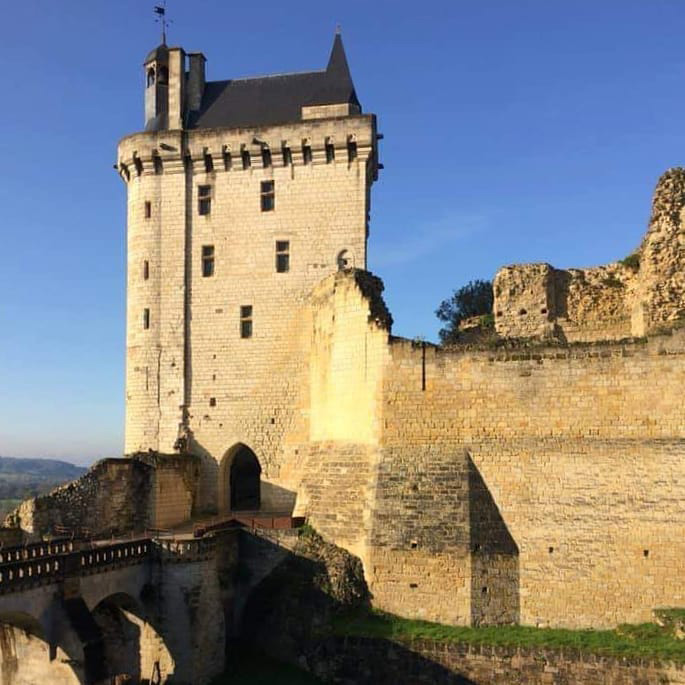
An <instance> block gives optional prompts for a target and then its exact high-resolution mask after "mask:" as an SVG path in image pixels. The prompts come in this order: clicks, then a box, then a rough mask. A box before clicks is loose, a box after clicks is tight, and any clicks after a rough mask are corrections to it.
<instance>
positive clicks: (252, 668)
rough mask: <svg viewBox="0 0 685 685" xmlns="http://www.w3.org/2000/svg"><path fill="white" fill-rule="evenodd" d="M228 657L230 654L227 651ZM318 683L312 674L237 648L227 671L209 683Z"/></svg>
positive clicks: (304, 684)
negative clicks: (237, 650)
mask: <svg viewBox="0 0 685 685" xmlns="http://www.w3.org/2000/svg"><path fill="white" fill-rule="evenodd" d="M229 658H231V654H230V653H229ZM274 683H278V685H320V683H321V681H320V680H319V679H318V678H315V677H314V676H313V675H311V674H309V673H307V672H306V671H302V670H300V669H299V668H296V667H295V666H291V665H290V664H284V663H282V662H280V661H276V660H275V659H272V658H271V657H268V656H266V655H265V654H262V653H260V652H252V651H245V650H243V649H241V650H239V652H238V654H237V655H236V656H235V657H234V661H233V662H232V663H231V666H230V668H229V669H227V671H226V672H225V673H224V674H223V675H221V676H219V677H218V678H215V679H214V680H212V682H211V685H274Z"/></svg>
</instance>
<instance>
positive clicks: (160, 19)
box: [154, 0, 170, 45]
mask: <svg viewBox="0 0 685 685" xmlns="http://www.w3.org/2000/svg"><path fill="white" fill-rule="evenodd" d="M154 12H155V14H156V15H157V17H156V19H155V21H156V22H157V23H158V24H161V26H162V45H166V30H167V28H168V27H169V23H170V22H169V21H167V18H166V0H164V1H163V2H162V4H161V5H155V9H154Z"/></svg>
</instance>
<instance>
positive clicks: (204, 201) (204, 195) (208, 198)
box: [197, 186, 212, 216]
mask: <svg viewBox="0 0 685 685" xmlns="http://www.w3.org/2000/svg"><path fill="white" fill-rule="evenodd" d="M197 211H198V214H201V215H203V216H204V215H207V214H209V213H210V212H211V211H212V186H198V187H197Z"/></svg>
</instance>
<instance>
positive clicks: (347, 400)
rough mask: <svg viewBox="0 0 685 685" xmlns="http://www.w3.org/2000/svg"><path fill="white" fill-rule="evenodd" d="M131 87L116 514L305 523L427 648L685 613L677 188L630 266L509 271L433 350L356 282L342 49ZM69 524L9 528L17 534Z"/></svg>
mask: <svg viewBox="0 0 685 685" xmlns="http://www.w3.org/2000/svg"><path fill="white" fill-rule="evenodd" d="M144 80H145V130H144V131H143V132H140V133H135V134H133V135H129V136H127V137H125V138H123V139H122V140H121V142H120V143H119V147H118V152H117V164H116V167H117V170H118V172H119V174H120V175H121V178H122V179H123V181H124V182H125V184H126V188H127V191H128V277H127V293H128V306H127V364H126V448H125V451H126V453H127V454H128V455H137V457H136V458H137V459H138V458H143V457H144V455H146V454H147V455H148V458H149V459H152V460H153V461H154V466H155V473H156V475H155V479H154V483H153V485H152V486H151V487H152V490H151V494H150V499H149V502H148V504H149V506H148V505H146V506H147V507H148V508H146V509H145V513H144V514H141V513H140V511H138V513H135V516H137V517H140V516H143V517H145V516H147V517H148V520H149V521H151V522H152V523H153V524H154V525H156V526H158V527H160V528H169V527H173V526H176V525H179V524H182V523H184V522H185V521H188V520H190V519H191V518H192V517H195V518H202V517H205V516H212V515H219V516H221V515H226V514H228V513H229V512H232V511H236V510H238V511H244V510H247V511H261V512H272V513H288V514H294V515H301V516H306V517H307V518H308V520H309V521H310V523H311V524H312V525H313V526H314V527H315V528H316V529H317V530H318V531H320V532H321V534H322V535H323V536H324V537H325V538H326V539H328V540H330V541H332V542H334V543H335V544H337V545H339V546H341V547H344V548H346V549H347V550H349V551H350V552H352V553H353V554H355V555H357V556H358V557H359V558H360V559H361V560H362V562H363V566H364V573H365V577H366V580H367V582H368V584H369V587H370V589H371V592H372V593H373V597H374V604H375V605H376V606H378V607H380V608H382V609H385V610H388V611H391V612H395V613H397V614H400V615H403V616H409V617H419V618H425V619H429V620H436V621H440V622H445V623H452V624H464V625H479V624H502V623H523V624H528V625H537V626H564V627H574V628H581V627H611V626H615V625H617V624H619V623H621V622H641V621H646V620H649V619H650V618H651V614H652V611H653V609H655V608H656V607H663V606H684V605H685V591H684V590H683V588H682V584H681V582H680V577H679V576H680V571H681V570H682V568H683V563H684V561H685V541H683V538H682V534H681V533H682V530H683V526H684V525H685V491H684V490H683V486H684V484H685V460H684V459H683V457H684V456H685V404H684V403H683V401H682V388H683V387H684V385H685V330H684V329H682V328H680V322H681V321H682V319H683V316H684V315H685V271H684V265H685V231H684V229H683V211H684V208H685V171H683V170H681V169H674V170H671V171H669V172H667V173H666V174H665V175H664V177H663V178H662V179H661V181H660V182H659V185H658V186H657V191H656V194H655V201H654V208H653V214H652V218H651V221H650V225H649V230H648V232H647V235H646V237H645V239H644V241H643V243H642V245H641V246H640V248H639V250H638V251H637V252H636V253H635V255H633V256H631V257H630V258H629V259H625V260H623V261H622V262H616V263H613V264H610V265H607V266H604V267H597V268H594V269H586V270H581V269H576V270H559V269H555V268H553V267H551V266H550V265H547V264H532V265H522V266H511V267H505V268H503V269H502V270H501V271H500V272H499V273H498V274H497V277H496V279H495V282H494V289H495V306H494V315H495V316H494V319H495V332H496V336H493V339H492V340H491V341H490V342H489V343H488V344H483V345H469V344H461V345H459V344H458V345H455V346H452V347H447V348H440V347H436V346H434V345H431V344H426V343H421V342H419V343H417V342H414V341H410V340H405V339H400V338H396V337H393V336H392V334H391V325H392V317H391V315H390V313H389V311H388V310H387V308H386V306H385V304H384V302H383V299H382V296H381V293H382V290H383V285H382V282H381V281H380V279H378V278H377V277H375V276H373V275H372V274H370V273H369V272H368V271H367V270H366V267H367V263H366V261H367V260H366V244H367V238H368V234H369V230H368V223H369V212H370V195H371V185H372V183H373V182H374V180H376V178H377V175H378V170H379V168H380V165H379V161H378V140H379V138H380V135H379V134H378V133H377V129H376V119H375V116H374V115H371V114H366V113H363V111H362V108H361V105H360V102H359V100H358V98H357V95H356V93H355V89H354V84H353V81H352V78H351V75H350V70H349V68H348V63H347V59H346V56H345V52H344V49H343V44H342V40H341V37H340V36H339V35H336V37H335V40H334V44H333V49H332V52H331V55H330V59H329V61H328V64H327V67H326V68H325V69H324V70H321V71H315V72H308V73H302V74H285V75H276V76H268V77H263V78H251V79H235V80H229V81H207V80H206V78H205V58H204V56H203V55H202V54H200V53H190V54H186V53H185V52H184V50H183V49H181V48H177V47H176V48H174V47H171V48H170V47H167V46H166V45H160V46H159V47H157V48H156V49H155V50H153V51H152V52H151V53H150V54H149V55H148V56H147V58H146V60H145V63H144ZM141 455H143V456H142V457H141ZM149 455H152V456H149ZM122 468H123V467H122ZM93 487H95V486H93ZM89 492H90V491H89ZM93 492H96V494H91V495H89V497H90V498H91V499H90V500H88V501H89V502H91V504H90V505H89V506H90V507H94V508H96V509H97V511H102V512H103V517H104V518H107V517H110V520H109V523H111V522H112V521H113V520H114V519H116V521H117V526H118V527H119V528H124V527H125V521H129V522H130V521H131V520H133V518H132V517H134V513H131V510H132V508H134V507H133V503H131V502H129V503H126V502H124V503H123V504H122V505H121V506H120V507H119V508H118V509H117V510H116V511H111V510H108V509H107V506H106V502H107V497H108V492H107V488H105V487H102V488H100V490H98V489H97V488H95V490H93ZM110 494H111V493H110ZM129 496H130V497H132V495H130V492H129ZM97 498H100V499H97ZM96 500H97V502H96ZM146 501H147V500H146ZM103 502H104V503H105V504H102V503H103ZM79 506H80V507H81V508H80V509H78V507H76V508H77V509H78V511H79V513H78V515H75V514H74V513H73V512H74V510H75V509H74V507H73V502H72V501H71V500H69V499H68V498H65V496H63V495H59V496H58V495H55V496H48V497H47V498H39V499H38V501H35V500H34V501H33V502H32V503H28V504H26V505H25V506H24V505H22V508H21V509H20V510H19V513H18V515H17V517H15V520H17V521H19V522H20V523H21V525H22V526H23V527H24V528H25V529H26V530H27V532H29V533H36V532H38V531H40V530H41V529H42V528H45V527H48V526H49V523H50V522H54V521H56V520H57V519H59V520H60V522H64V521H66V520H71V519H69V517H70V516H71V517H74V516H76V518H77V519H78V518H79V517H83V516H84V515H85V511H86V509H88V507H86V506H85V505H79ZM127 507H128V508H127ZM136 520H138V519H136ZM112 525H114V524H112ZM105 527H106V526H105V525H104V523H103V529H104V528H105Z"/></svg>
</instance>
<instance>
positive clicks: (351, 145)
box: [347, 140, 357, 162]
mask: <svg viewBox="0 0 685 685" xmlns="http://www.w3.org/2000/svg"><path fill="white" fill-rule="evenodd" d="M355 159H357V141H356V140H349V141H348V142H347V161H348V162H353V161H354V160H355Z"/></svg>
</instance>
